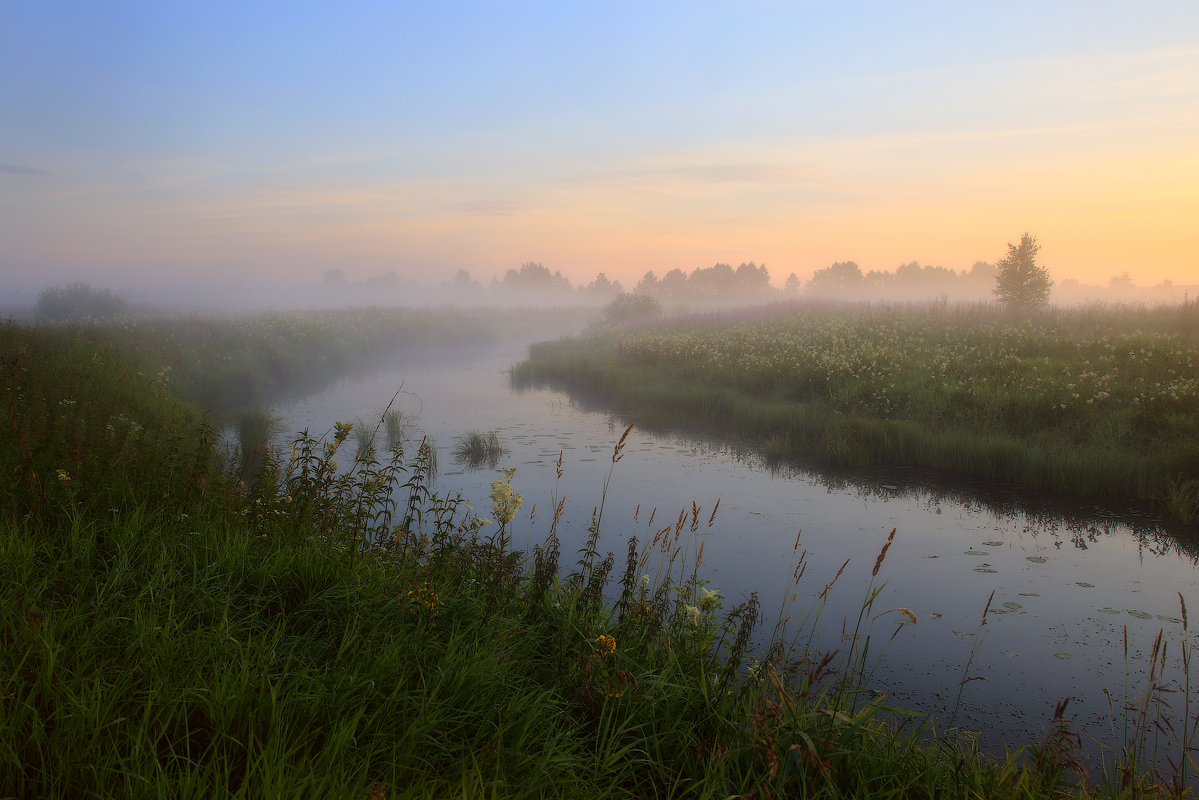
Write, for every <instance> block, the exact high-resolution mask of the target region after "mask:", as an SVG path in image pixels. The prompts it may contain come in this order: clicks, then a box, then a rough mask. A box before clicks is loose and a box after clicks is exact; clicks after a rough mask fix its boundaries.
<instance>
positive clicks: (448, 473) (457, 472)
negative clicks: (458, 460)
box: [441, 470, 462, 475]
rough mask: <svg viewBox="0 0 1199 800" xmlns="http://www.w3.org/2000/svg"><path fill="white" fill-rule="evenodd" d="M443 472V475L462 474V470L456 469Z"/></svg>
mask: <svg viewBox="0 0 1199 800" xmlns="http://www.w3.org/2000/svg"><path fill="white" fill-rule="evenodd" d="M441 474H442V475H461V474H462V470H456V471H454V472H443V473H441Z"/></svg>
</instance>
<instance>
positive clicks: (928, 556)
mask: <svg viewBox="0 0 1199 800" xmlns="http://www.w3.org/2000/svg"><path fill="white" fill-rule="evenodd" d="M920 557H921V558H940V556H920Z"/></svg>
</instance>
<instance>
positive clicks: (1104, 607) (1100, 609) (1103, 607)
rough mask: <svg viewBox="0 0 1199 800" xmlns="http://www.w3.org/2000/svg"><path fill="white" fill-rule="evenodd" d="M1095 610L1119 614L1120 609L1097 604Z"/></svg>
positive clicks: (1102, 612)
mask: <svg viewBox="0 0 1199 800" xmlns="http://www.w3.org/2000/svg"><path fill="white" fill-rule="evenodd" d="M1095 610H1096V611H1098V612H1100V613H1101V614H1119V613H1120V609H1118V608H1108V607H1107V606H1097V607H1096V608H1095Z"/></svg>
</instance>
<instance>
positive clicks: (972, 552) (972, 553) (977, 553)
mask: <svg viewBox="0 0 1199 800" xmlns="http://www.w3.org/2000/svg"><path fill="white" fill-rule="evenodd" d="M964 555H968V556H985V555H989V553H985V552H983V551H982V550H967V551H966V552H965V554H964Z"/></svg>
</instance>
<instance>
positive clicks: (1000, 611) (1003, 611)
mask: <svg viewBox="0 0 1199 800" xmlns="http://www.w3.org/2000/svg"><path fill="white" fill-rule="evenodd" d="M987 613H988V614H1008V613H1010V612H1009V611H1008V610H1007V609H1006V608H992V609H990V610H989V611H987Z"/></svg>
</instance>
